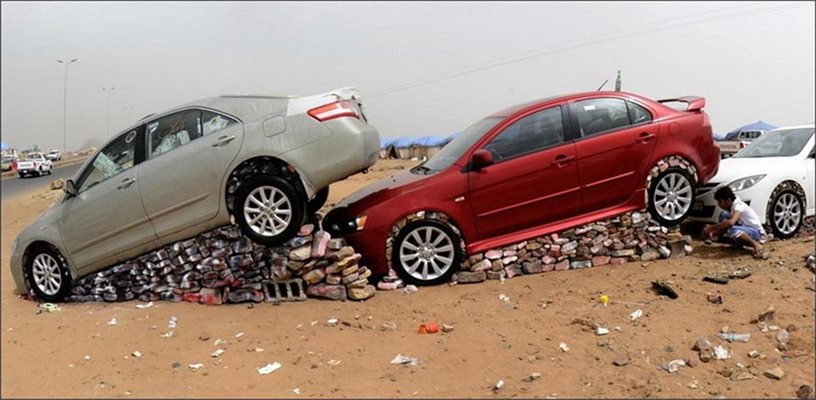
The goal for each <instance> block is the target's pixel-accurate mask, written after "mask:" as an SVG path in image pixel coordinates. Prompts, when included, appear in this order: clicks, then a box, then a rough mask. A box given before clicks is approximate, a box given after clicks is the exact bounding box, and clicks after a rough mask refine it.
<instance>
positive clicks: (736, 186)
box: [728, 175, 765, 192]
mask: <svg viewBox="0 0 816 400" xmlns="http://www.w3.org/2000/svg"><path fill="white" fill-rule="evenodd" d="M764 177H765V175H754V176H749V177H747V178H742V179H737V180H735V181H734V182H731V183H729V184H728V187H730V188H731V190H733V191H735V192H738V191H740V190H745V189H748V188H749V187H751V186H754V185H756V183H757V182H759V181H761V180H762V178H764Z"/></svg>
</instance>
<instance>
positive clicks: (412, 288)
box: [402, 285, 419, 294]
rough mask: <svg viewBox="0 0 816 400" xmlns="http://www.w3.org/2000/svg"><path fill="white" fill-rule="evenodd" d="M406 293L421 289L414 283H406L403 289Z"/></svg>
mask: <svg viewBox="0 0 816 400" xmlns="http://www.w3.org/2000/svg"><path fill="white" fill-rule="evenodd" d="M402 291H403V292H405V294H413V293H416V292H418V291H419V289H418V288H417V287H416V286H414V285H406V286H405V288H404V289H402Z"/></svg>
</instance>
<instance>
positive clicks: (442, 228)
mask: <svg viewBox="0 0 816 400" xmlns="http://www.w3.org/2000/svg"><path fill="white" fill-rule="evenodd" d="M426 229H431V231H432V232H434V233H437V234H445V235H446V236H447V239H446V240H445V239H443V242H442V243H439V245H438V247H439V248H444V247H446V246H447V245H445V246H443V243H449V245H450V246H451V249H450V251H447V250H445V251H439V252H438V253H439V254H437V250H436V249H434V250H433V254H434V255H433V256H431V257H433V258H434V261H433V262H431V261H430V260H427V261H423V259H422V258H423V256H421V255H420V254H421V251H419V250H417V251H416V253H414V254H416V255H417V256H416V257H414V259H416V260H417V262H418V265H416V264H415V265H413V266H412V265H409V263H410V262H409V261H406V262H405V264H406V265H404V264H403V261H402V258H401V257H400V256H401V254H400V252H401V250H404V251H405V252H406V253H409V252H411V250H410V249H407V248H406V249H403V244H404V243H405V242H406V240H408V241H409V242H408V243H409V244H412V243H413V242H414V241H415V237H414V236H413V233H414V232H423V233H424V232H427V231H425V230H426ZM409 235H410V236H411V238H410V239H409ZM432 235H433V233H432ZM438 238H439V236H436V237H434V236H431V242H434V241H436V240H437V239H438ZM460 243H461V238H460V237H459V235H457V234H456V233H455V232H454V231H453V230H452V229H451V228H450V227H449V226H448V225H447V224H445V223H442V222H439V221H436V220H428V219H426V220H419V221H414V222H410V223H408V224H406V225H405V226H404V227H403V228H402V229H401V230H400V232H399V234H398V235H397V237H396V238H395V240H394V245H393V248H392V249H391V265H392V266H393V268H394V270H395V271H396V272H397V274H398V275H399V276H400V277H401V278H402V279H403V281H405V282H406V283H410V284H413V285H417V286H429V285H437V284H440V283H445V282H448V281H450V278H451V276H452V275H453V274H454V273H455V272H456V270H457V269H458V268H459V265H460V264H461V263H462V251H461V248H460ZM404 255H406V254H404ZM411 255H413V254H407V256H408V257H410V256H411ZM437 256H441V257H442V258H450V259H451V262H450V265H449V266H448V267H447V269H444V268H438V269H439V270H440V271H441V272H440V273H438V274H435V276H428V277H426V278H423V277H422V276H421V275H422V272H421V270H424V271H425V273H426V274H427V273H428V272H433V271H432V270H433V266H432V265H430V264H431V263H433V265H436V264H435V262H436V261H437V260H436V259H435V258H436V257H437ZM412 267H413V269H414V270H413V272H411V269H412ZM437 267H439V266H437ZM417 275H420V276H417Z"/></svg>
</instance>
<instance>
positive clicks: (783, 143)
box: [734, 128, 813, 158]
mask: <svg viewBox="0 0 816 400" xmlns="http://www.w3.org/2000/svg"><path fill="white" fill-rule="evenodd" d="M811 136H813V128H803V129H788V130H783V131H773V132H768V133H767V134H765V135H763V136H760V137H758V138H756V139H754V141H753V142H751V144H750V145H748V147H746V148H744V149H743V150H742V151H740V152H739V153H737V154H736V155H735V156H734V157H735V158H752V157H790V156H795V155H797V154H799V153H801V152H802V149H803V148H804V147H805V145H806V144H807V142H808V140H810V137H811Z"/></svg>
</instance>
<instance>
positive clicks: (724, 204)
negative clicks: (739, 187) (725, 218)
mask: <svg viewBox="0 0 816 400" xmlns="http://www.w3.org/2000/svg"><path fill="white" fill-rule="evenodd" d="M736 198H737V196H735V195H734V192H733V191H732V190H731V188H730V187H728V186H723V187H721V188H719V189H717V191H716V192H714V200H717V205H718V206H720V208H722V209H723V210H730V209H731V205H732V204H734V200H736Z"/></svg>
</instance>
